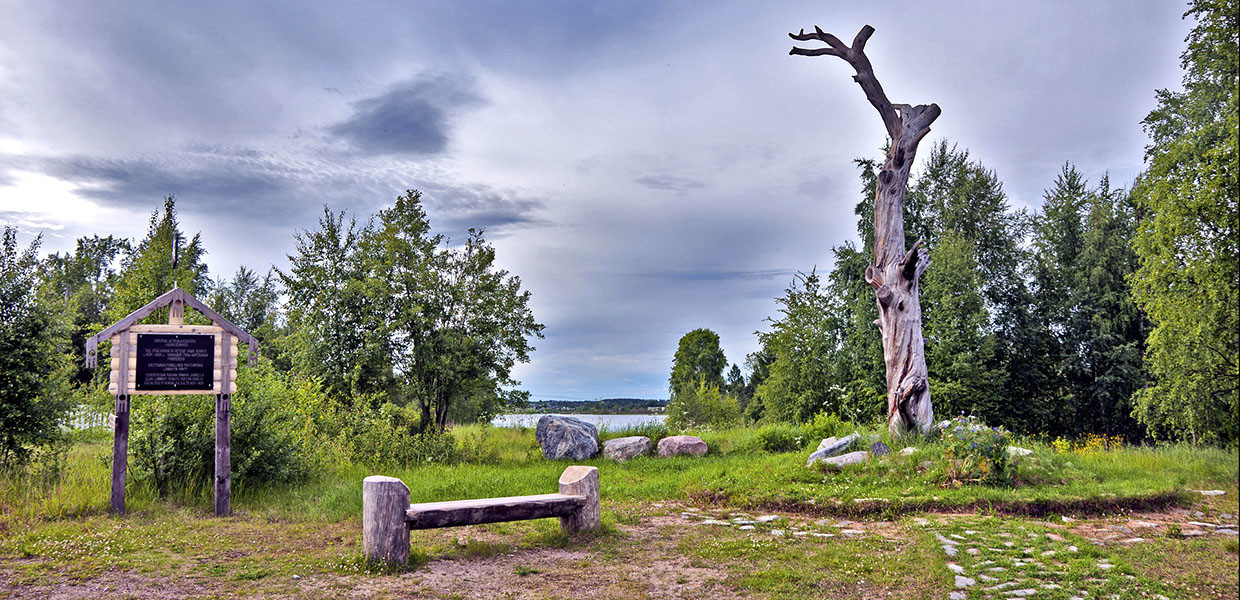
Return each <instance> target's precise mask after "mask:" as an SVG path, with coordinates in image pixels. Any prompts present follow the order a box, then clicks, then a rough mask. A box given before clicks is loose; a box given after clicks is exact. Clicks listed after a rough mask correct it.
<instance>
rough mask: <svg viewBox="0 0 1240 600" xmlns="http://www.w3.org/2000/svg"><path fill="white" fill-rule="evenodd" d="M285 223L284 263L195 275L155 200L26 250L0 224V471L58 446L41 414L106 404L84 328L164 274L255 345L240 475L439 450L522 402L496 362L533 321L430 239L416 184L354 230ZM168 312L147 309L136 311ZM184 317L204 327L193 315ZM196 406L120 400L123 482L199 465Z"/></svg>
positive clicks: (207, 460) (475, 237) (466, 257)
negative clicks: (126, 468)
mask: <svg viewBox="0 0 1240 600" xmlns="http://www.w3.org/2000/svg"><path fill="white" fill-rule="evenodd" d="M294 235H295V241H296V249H295V252H294V253H293V254H292V255H290V256H289V257H288V258H289V265H290V266H289V267H288V269H287V270H280V269H276V268H268V269H265V273H261V272H258V271H255V270H252V269H250V268H247V267H241V268H240V269H239V270H238V271H237V273H236V274H235V275H233V277H232V278H231V279H211V278H210V277H209V276H208V272H207V267H206V264H205V263H204V262H203V258H204V257H205V255H206V253H207V250H206V248H205V247H204V244H203V242H202V240H201V238H200V237H199V236H198V235H194V236H192V237H188V236H185V235H184V234H183V233H182V232H181V230H180V226H179V223H178V220H177V211H176V204H175V200H174V199H173V198H171V197H169V198H167V199H166V200H165V202H164V204H163V207H162V209H159V210H156V211H154V213H153V214H152V215H151V219H150V226H149V230H148V233H147V235H146V237H145V238H143V239H141V240H137V241H131V240H125V239H120V238H116V237H112V236H107V237H100V236H91V237H85V238H82V239H79V240H77V244H76V248H75V250H74V251H71V252H63V253H55V254H51V255H49V256H46V257H40V256H39V255H38V248H39V244H40V241H41V240H40V239H36V240H35V241H34V242H33V243H31V244H30V245H29V247H27V248H24V249H22V248H19V247H18V245H17V242H16V230H15V229H13V228H11V227H6V228H5V229H4V238H3V242H4V244H3V252H2V253H0V300H2V301H3V302H2V306H3V308H0V311H2V314H3V317H4V319H3V321H2V325H0V327H2V329H0V383H3V385H2V386H0V390H2V391H0V394H2V395H3V398H0V400H2V401H3V405H2V407H3V410H2V411H0V467H7V466H13V465H22V464H26V463H28V462H29V461H30V460H32V459H35V458H38V453H39V452H44V451H46V452H47V453H49V454H50V455H53V456H54V455H55V454H56V452H57V451H58V448H60V449H63V447H62V446H61V445H58V440H60V439H61V438H63V435H62V432H61V431H60V429H59V426H58V423H59V421H60V420H61V418H62V417H63V415H64V413H65V411H66V410H67V409H68V408H69V407H70V406H72V405H76V404H90V405H95V406H98V407H100V408H104V409H108V410H110V409H111V397H110V396H109V395H108V393H107V381H108V370H107V369H106V368H103V369H94V370H88V369H86V368H85V367H84V341H85V339H86V338H87V337H89V336H92V335H94V334H95V333H97V332H99V331H101V330H102V329H103V328H105V327H107V326H108V325H109V324H111V323H113V322H115V321H117V320H120V319H121V318H123V317H125V316H126V315H128V314H129V313H131V312H132V311H134V310H136V309H138V308H140V307H142V306H143V305H145V304H146V303H148V302H150V301H151V300H153V299H155V298H156V297H157V296H159V295H160V294H162V293H164V292H166V291H168V290H170V289H172V288H173V287H174V286H178V287H180V288H183V289H185V290H186V291H188V292H189V293H191V294H193V295H194V296H196V297H197V298H199V299H200V300H203V301H204V302H205V303H207V304H208V305H209V306H211V308H213V309H214V310H216V311H217V312H219V313H220V314H221V315H223V316H224V317H225V318H227V319H228V320H230V321H232V322H233V323H235V324H236V325H238V326H240V327H241V328H243V329H245V330H247V331H249V332H251V333H252V334H253V335H254V336H255V337H256V338H257V340H258V343H259V345H260V347H261V359H260V362H259V365H258V367H257V368H253V369H251V368H247V367H245V366H243V367H242V369H241V373H240V374H239V379H238V393H237V395H236V398H235V399H234V403H233V406H234V423H235V426H234V438H233V453H234V454H233V455H234V467H235V468H236V471H237V472H236V473H235V476H236V477H237V479H238V480H239V481H242V482H244V481H246V480H247V477H249V478H250V480H260V481H278V480H284V479H292V478H296V477H298V476H299V473H302V472H304V471H305V469H306V468H308V466H309V464H310V463H311V462H313V460H330V459H331V458H332V457H333V453H335V455H336V457H339V455H345V456H346V457H354V458H358V459H364V460H365V461H366V462H370V463H373V462H384V461H388V460H390V461H391V462H396V463H404V464H407V463H409V462H417V461H418V460H423V459H425V460H431V459H435V458H436V457H439V458H442V455H443V454H444V453H449V454H450V453H451V451H452V445H451V443H450V442H444V441H442V440H441V438H443V435H442V432H443V430H444V428H445V426H446V425H447V424H448V423H449V422H454V423H468V422H478V421H490V420H491V419H492V418H493V417H494V416H495V415H496V414H499V413H501V412H504V411H507V410H509V409H511V408H514V407H520V406H523V405H524V403H525V401H526V400H527V397H528V393H527V392H523V391H518V390H517V389H516V385H517V383H518V382H516V381H514V380H513V378H512V377H511V372H512V368H513V367H514V366H515V365H516V364H517V363H519V362H526V361H528V360H529V354H530V352H531V351H532V350H533V348H532V346H531V345H530V342H531V340H532V339H533V338H536V337H541V336H542V333H541V332H542V329H543V326H542V325H541V324H540V323H538V322H537V321H536V320H535V318H534V315H533V313H532V311H531V310H530V308H529V306H528V304H529V298H530V293H529V292H528V291H525V290H523V289H522V287H521V280H520V278H518V277H517V276H515V275H512V274H510V273H508V272H507V271H504V270H502V269H498V268H497V267H496V266H495V250H494V248H493V247H492V246H491V245H490V244H489V243H487V241H486V240H485V239H484V237H483V235H482V233H481V232H480V231H475V230H470V231H469V233H468V235H467V237H466V239H465V240H463V242H461V243H458V244H456V245H452V244H449V240H447V239H445V238H444V237H443V236H442V235H438V234H432V233H431V226H430V222H429V220H428V219H427V216H426V213H425V211H424V210H423V208H422V204H421V195H420V193H418V192H416V191H410V192H408V193H406V194H405V195H403V196H401V197H399V198H397V200H396V202H395V203H394V204H393V205H392V206H390V207H388V208H385V209H383V210H380V211H379V212H378V213H376V214H374V215H372V216H370V218H369V219H368V220H367V221H365V222H364V223H362V224H359V223H358V222H357V221H356V219H354V218H352V217H350V216H348V215H346V214H345V213H343V212H339V213H337V212H333V211H331V210H330V209H324V213H323V216H322V217H321V218H320V219H319V221H318V226H317V227H315V228H313V229H310V230H306V231H299V232H296V233H295V234H294ZM174 245H175V247H176V249H177V256H178V260H177V262H176V264H175V265H174V264H173V261H172V256H173V247H174ZM167 318H168V316H167V311H166V310H163V311H159V312H157V313H155V314H153V315H151V316H150V317H149V318H147V319H146V320H145V322H151V323H159V322H167ZM185 320H186V322H187V323H205V322H206V321H205V318H204V317H202V316H201V315H199V314H197V313H196V312H195V311H186V315H185ZM107 345H108V344H106V343H105V344H103V347H101V348H100V352H101V353H103V355H104V356H106V355H107V352H108V348H107ZM105 364H106V362H105ZM210 405H211V403H210V402H202V401H201V398H200V397H196V396H168V397H160V396H144V397H143V400H142V401H141V402H134V403H133V406H134V409H133V410H134V413H133V424H132V441H131V447H132V448H133V452H134V461H135V463H136V464H135V465H134V469H135V474H136V476H137V477H138V478H143V477H149V478H150V479H152V480H153V481H154V482H155V484H156V486H157V487H159V488H160V489H161V490H162V489H165V488H167V487H168V486H171V485H173V484H174V483H175V482H177V481H185V480H187V479H197V478H200V477H202V476H204V475H203V474H206V473H210V472H211V467H210V465H211V460H212V459H211V450H210V448H211V445H212V442H211V431H212V424H211V423H212V421H211V416H210ZM204 406H205V407H207V408H205V409H204V408H203V407H204Z"/></svg>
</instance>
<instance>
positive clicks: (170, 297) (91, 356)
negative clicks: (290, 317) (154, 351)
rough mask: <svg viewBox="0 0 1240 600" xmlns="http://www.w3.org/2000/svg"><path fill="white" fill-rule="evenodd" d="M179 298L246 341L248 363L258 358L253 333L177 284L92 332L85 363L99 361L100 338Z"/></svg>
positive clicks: (102, 338)
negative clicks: (136, 308)
mask: <svg viewBox="0 0 1240 600" xmlns="http://www.w3.org/2000/svg"><path fill="white" fill-rule="evenodd" d="M178 301H179V302H180V303H181V304H182V305H183V306H189V307H191V308H193V309H194V310H197V311H198V312H200V313H202V315H203V316H204V317H206V318H208V319H211V320H212V321H214V322H215V325H216V326H218V327H220V328H222V329H223V330H224V331H227V332H228V333H231V334H233V335H235V336H237V341H238V342H243V343H245V344H246V345H248V346H249V347H250V359H249V362H250V366H251V367H252V366H254V364H255V363H256V362H257V360H258V340H257V339H254V336H252V335H250V334H249V332H247V331H245V330H243V329H241V328H240V327H237V326H236V325H233V324H232V322H231V321H229V320H228V319H225V318H224V316H223V315H221V314H220V313H217V312H215V311H213V310H211V309H210V308H209V307H207V305H206V304H203V303H202V302H200V301H199V300H198V299H197V298H195V297H193V296H192V295H190V294H189V293H188V292H186V291H185V290H184V289H182V288H179V287H178V288H172V289H171V290H168V291H167V292H165V293H164V294H163V295H162V296H160V297H158V298H156V299H154V300H151V301H150V302H148V303H147V304H146V306H143V307H142V308H139V309H138V310H135V311H133V312H131V313H129V316H127V317H125V318H124V319H121V320H119V321H117V322H115V323H113V324H111V325H110V326H108V327H107V328H106V329H104V330H103V331H100V332H99V333H96V334H95V335H94V336H92V337H90V338H88V339H87V340H86V366H87V367H94V366H97V365H98V364H99V357H98V354H99V342H102V341H104V340H107V339H110V338H111V337H112V336H113V335H115V334H117V333H120V332H122V331H124V330H126V329H129V328H130V327H132V326H134V325H136V324H137V323H138V321H141V320H142V319H145V318H146V317H148V316H150V314H151V313H153V312H155V311H157V310H159V309H161V308H164V307H165V306H171V305H172V304H173V303H175V302H178Z"/></svg>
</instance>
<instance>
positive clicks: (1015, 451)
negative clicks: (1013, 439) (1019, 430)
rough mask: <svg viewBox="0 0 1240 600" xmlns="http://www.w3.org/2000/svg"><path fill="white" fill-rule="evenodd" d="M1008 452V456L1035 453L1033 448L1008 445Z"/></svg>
mask: <svg viewBox="0 0 1240 600" xmlns="http://www.w3.org/2000/svg"><path fill="white" fill-rule="evenodd" d="M1007 453H1008V456H1029V455H1030V454H1033V450H1030V449H1028V448H1021V447H1020V446H1008V447H1007Z"/></svg>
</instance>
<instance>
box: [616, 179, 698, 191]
mask: <svg viewBox="0 0 1240 600" xmlns="http://www.w3.org/2000/svg"><path fill="white" fill-rule="evenodd" d="M633 181H634V182H636V183H637V184H638V185H640V186H642V187H646V188H650V189H652V190H667V191H671V192H686V191H689V190H696V189H701V188H704V187H706V184H704V183H702V182H700V181H698V180H696V179H689V178H688V177H677V176H675V175H646V176H644V177H638V178H637V179H635V180H633Z"/></svg>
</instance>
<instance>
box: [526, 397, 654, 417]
mask: <svg viewBox="0 0 1240 600" xmlns="http://www.w3.org/2000/svg"><path fill="white" fill-rule="evenodd" d="M666 410H667V400H663V399H651V398H603V399H599V400H534V401H531V402H530V403H529V405H528V406H526V407H524V408H520V409H512V410H509V411H508V412H509V414H514V415H536V414H546V413H553V414H565V415H661V414H664V413H665V412H666Z"/></svg>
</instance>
